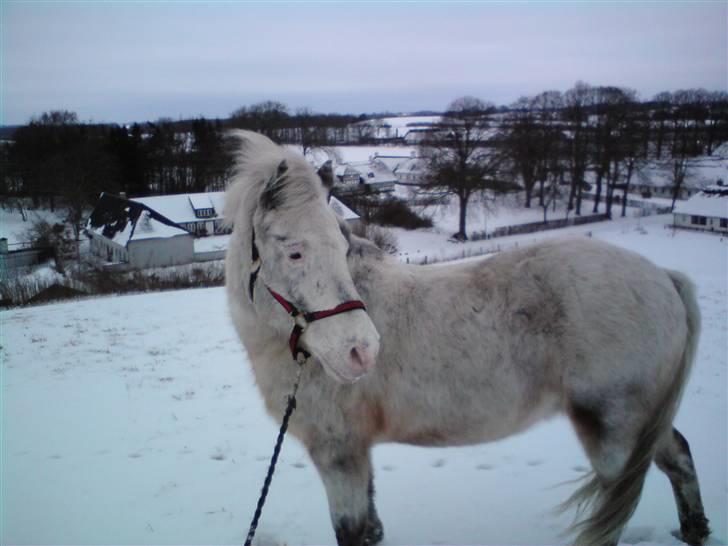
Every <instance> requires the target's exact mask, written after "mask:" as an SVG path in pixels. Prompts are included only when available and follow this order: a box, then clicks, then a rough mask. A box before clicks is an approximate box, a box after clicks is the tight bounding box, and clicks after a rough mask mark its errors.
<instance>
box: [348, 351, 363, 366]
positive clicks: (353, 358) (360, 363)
mask: <svg viewBox="0 0 728 546" xmlns="http://www.w3.org/2000/svg"><path fill="white" fill-rule="evenodd" d="M349 356H350V357H351V361H352V362H353V363H354V364H356V365H357V366H358V367H359V368H363V367H364V361H363V360H362V358H361V356H360V355H359V351H357V349H356V347H353V348H352V349H351V352H350V353H349Z"/></svg>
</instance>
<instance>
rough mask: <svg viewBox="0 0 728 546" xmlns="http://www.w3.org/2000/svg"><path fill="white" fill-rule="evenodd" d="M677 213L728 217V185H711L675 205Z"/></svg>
mask: <svg viewBox="0 0 728 546" xmlns="http://www.w3.org/2000/svg"><path fill="white" fill-rule="evenodd" d="M673 212H674V213H675V214H689V215H691V216H692V215H695V216H705V217H710V218H728V186H710V187H708V188H705V189H704V190H703V191H701V192H699V193H696V194H695V195H693V196H692V197H691V198H690V199H688V200H687V201H683V202H681V203H679V204H677V205H676V206H675V210H674V211H673Z"/></svg>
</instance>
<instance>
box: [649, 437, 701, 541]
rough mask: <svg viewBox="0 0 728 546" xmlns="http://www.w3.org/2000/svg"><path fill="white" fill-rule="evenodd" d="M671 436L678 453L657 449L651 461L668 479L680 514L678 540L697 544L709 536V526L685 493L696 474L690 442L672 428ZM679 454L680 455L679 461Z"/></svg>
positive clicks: (695, 484)
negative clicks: (676, 454)
mask: <svg viewBox="0 0 728 546" xmlns="http://www.w3.org/2000/svg"><path fill="white" fill-rule="evenodd" d="M672 436H673V445H674V446H675V447H676V448H677V451H678V455H679V456H678V457H675V456H674V455H673V456H670V455H669V454H670V450H669V448H668V449H666V450H663V451H658V453H657V455H656V457H655V463H656V464H657V466H658V467H659V468H660V470H662V471H663V472H664V473H665V474H667V476H668V478H669V479H670V484H671V485H672V490H673V493H674V496H675V503H676V504H677V509H678V515H679V517H680V535H681V538H682V540H683V541H685V542H687V543H688V544H690V545H701V544H703V543H704V542H705V539H706V538H707V537H708V536H709V535H710V525H709V522H708V518H706V517H705V512H704V510H703V507H702V505H701V504H698V505H693V503H694V499H693V503H691V502H690V500H689V496H690V495H689V493H687V489H688V488H690V487H691V486H693V487H695V488H696V489H697V476H696V474H695V464H694V462H693V456H692V453H691V452H690V444H688V441H687V440H686V439H685V437H684V436H683V435H682V434H681V433H680V431H678V430H677V429H676V428H673V429H672ZM680 457H682V461H681V459H680ZM681 463H682V464H681Z"/></svg>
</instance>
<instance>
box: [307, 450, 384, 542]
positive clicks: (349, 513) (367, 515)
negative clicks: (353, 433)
mask: <svg viewBox="0 0 728 546" xmlns="http://www.w3.org/2000/svg"><path fill="white" fill-rule="evenodd" d="M309 453H310V455H311V459H312V460H313V462H314V464H315V465H316V468H317V469H318V471H319V474H320V475H321V479H322V481H323V483H324V487H325V488H326V495H327V497H328V501H329V513H330V515H331V523H332V524H333V526H334V531H335V533H336V541H337V543H338V544H339V546H363V545H366V544H375V543H376V542H378V541H379V540H380V539H381V537H382V528H381V523H380V522H379V518H378V517H377V513H376V509H375V508H374V500H373V495H374V486H373V484H372V479H371V478H372V474H371V463H370V459H369V449H368V448H367V447H359V448H355V447H354V446H352V445H350V444H348V443H347V442H345V441H329V442H324V443H322V444H320V445H317V446H312V447H309Z"/></svg>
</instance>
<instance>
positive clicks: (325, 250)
mask: <svg viewBox="0 0 728 546" xmlns="http://www.w3.org/2000/svg"><path fill="white" fill-rule="evenodd" d="M234 136H235V137H237V138H239V139H240V140H241V141H242V144H243V145H242V150H241V151H240V153H239V154H238V158H237V174H236V183H235V186H233V187H232V188H231V190H229V192H228V197H227V199H226V202H227V203H226V212H225V216H226V218H228V219H230V220H231V221H232V222H233V226H234V231H235V232H238V233H234V235H233V238H232V241H231V244H240V245H250V247H251V251H252V246H253V245H255V248H256V252H257V254H258V255H259V257H260V270H259V273H258V275H257V280H256V281H255V284H254V286H253V294H252V296H253V298H252V300H253V301H252V302H251V303H252V305H253V307H254V309H255V313H256V314H257V315H258V317H259V320H262V321H265V322H266V323H267V324H269V325H270V326H272V327H274V328H276V329H277V330H279V331H280V332H281V333H285V335H286V336H287V335H288V334H289V333H290V331H291V327H292V319H291V317H290V316H289V315H288V314H287V313H286V312H285V310H284V309H283V308H282V307H281V306H280V305H279V303H278V302H276V301H275V299H274V298H273V296H272V295H271V293H270V292H269V291H268V289H271V290H273V291H275V292H276V293H277V294H280V295H281V296H283V298H285V299H286V300H288V302H290V303H291V304H293V305H294V306H295V307H296V308H297V309H299V310H301V311H303V312H308V313H312V312H316V311H322V310H329V309H333V308H335V307H337V306H338V305H340V304H342V303H344V302H349V301H352V300H359V299H360V297H359V294H358V293H357V290H356V288H355V287H354V282H353V281H352V278H351V274H350V273H349V268H348V266H347V261H346V254H347V251H348V240H347V238H346V237H345V236H344V233H343V232H342V230H341V229H340V227H339V222H338V220H337V217H336V215H335V213H334V212H333V211H332V210H331V208H330V207H329V206H328V203H327V192H326V190H325V187H324V184H323V183H322V181H321V178H320V177H319V176H318V175H317V174H316V172H315V171H314V170H313V168H312V167H311V166H310V165H309V164H308V162H307V161H306V160H305V159H304V158H303V157H302V156H299V155H298V154H295V153H292V152H289V151H287V150H285V149H284V148H281V147H279V146H277V145H276V144H274V143H273V142H271V141H270V140H268V139H267V138H265V137H263V136H261V135H259V134H256V133H251V132H248V131H238V132H235V133H234ZM229 255H230V254H229ZM238 255H241V254H240V253H238ZM242 256H243V258H242V259H243V260H245V259H246V256H250V258H249V259H250V260H251V261H252V258H253V256H252V254H251V253H248V252H247V249H246V252H243V253H242ZM234 265H235V266H236V267H241V266H242V268H243V269H244V270H245V269H247V268H250V267H257V265H256V266H254V265H253V264H252V263H247V264H234ZM241 279H242V280H243V281H244V282H249V281H248V280H247V279H246V276H245V275H243V276H242V277H241ZM248 288H249V287H246V290H245V293H246V294H247V293H248ZM238 293H240V291H239V292H238ZM299 346H300V347H301V348H302V349H305V350H306V351H308V352H309V353H311V354H312V355H313V356H314V357H316V358H317V359H318V360H319V361H320V362H321V364H322V365H323V367H324V369H325V371H326V372H327V373H328V374H329V375H330V376H331V377H333V378H334V379H336V380H337V381H339V382H352V381H355V380H357V379H359V378H361V377H362V376H363V375H364V374H366V373H367V372H368V371H369V370H370V369H371V368H372V367H373V366H374V363H375V359H376V356H377V353H378V351H379V334H378V333H377V330H376V328H375V327H374V324H373V323H372V321H371V320H370V318H369V315H368V314H367V313H366V312H365V311H364V310H362V309H356V310H352V311H348V312H345V313H342V314H337V315H335V316H330V317H327V318H324V319H321V320H317V321H315V322H312V323H310V324H309V325H308V326H307V327H306V329H305V331H304V333H303V335H302V337H301V338H300V341H299Z"/></svg>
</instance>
